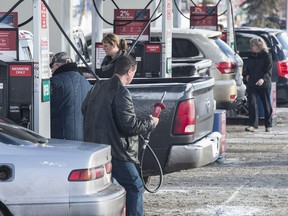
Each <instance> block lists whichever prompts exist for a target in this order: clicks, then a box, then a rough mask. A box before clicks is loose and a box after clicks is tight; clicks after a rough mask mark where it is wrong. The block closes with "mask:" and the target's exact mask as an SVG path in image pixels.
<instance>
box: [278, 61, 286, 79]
mask: <svg viewBox="0 0 288 216" xmlns="http://www.w3.org/2000/svg"><path fill="white" fill-rule="evenodd" d="M277 68H278V76H280V77H283V78H285V79H288V61H287V60H283V61H278V62H277Z"/></svg>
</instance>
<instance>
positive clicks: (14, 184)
mask: <svg viewBox="0 0 288 216" xmlns="http://www.w3.org/2000/svg"><path fill="white" fill-rule="evenodd" d="M5 122H7V120H5V121H3V119H2V118H0V216H10V215H15V216H16V215H27V216H28V215H29V216H42V215H43V216H50V215H51V216H56V215H57V216H62V215H65V216H67V215H70V216H72V215H75V216H79V215H83V216H89V215H112V216H113V215H115V216H120V215H122V214H123V211H124V208H125V199H126V192H125V189H124V188H123V187H121V186H120V185H116V184H114V183H112V180H111V179H112V173H111V171H112V166H111V147H110V146H109V145H104V144H95V143H85V142H79V141H70V140H56V139H50V140H48V139H45V138H44V137H41V136H40V135H38V134H36V133H35V132H33V131H31V130H28V129H27V128H24V127H20V126H17V125H15V124H7V123H5Z"/></svg>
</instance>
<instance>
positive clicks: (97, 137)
mask: <svg viewBox="0 0 288 216" xmlns="http://www.w3.org/2000/svg"><path fill="white" fill-rule="evenodd" d="M136 69H137V63H136V61H135V59H134V58H133V57H131V56H129V55H121V56H120V57H119V58H118V60H117V62H116V65H115V74H114V75H113V76H112V77H111V78H110V79H108V80H105V81H103V82H102V83H96V84H94V86H93V88H92V90H91V91H90V93H89V96H87V97H86V99H85V101H84V103H83V105H82V112H83V114H84V141H88V142H94V143H104V144H108V145H111V152H112V167H113V169H112V177H113V178H114V179H116V181H117V182H118V183H119V184H120V185H122V186H123V187H124V188H125V190H126V193H127V194H126V215H127V216H137V215H138V216H142V215H143V196H142V193H143V183H142V180H141V177H140V175H139V172H138V170H137V165H138V164H139V160H138V135H143V136H144V137H145V136H146V135H147V134H149V133H150V132H151V131H152V130H154V129H155V127H156V126H157V124H158V121H159V119H158V118H156V117H152V115H149V116H143V117H142V118H141V119H140V118H138V116H136V114H135V110H134V105H133V101H132V97H131V95H130V92H129V90H128V89H127V88H126V87H125V86H126V85H128V84H130V82H131V81H132V79H133V77H134V75H135V72H136Z"/></svg>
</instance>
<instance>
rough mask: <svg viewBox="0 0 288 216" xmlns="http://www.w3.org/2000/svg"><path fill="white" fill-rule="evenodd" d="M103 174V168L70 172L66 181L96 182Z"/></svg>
mask: <svg viewBox="0 0 288 216" xmlns="http://www.w3.org/2000/svg"><path fill="white" fill-rule="evenodd" d="M105 166H106V165H105ZM106 169H107V167H106ZM110 172H111V170H110ZM104 173H105V170H104V166H99V167H94V168H90V169H77V170H72V171H71V173H70V174H69V177H68V181H91V180H96V179H99V178H102V177H103V176H104Z"/></svg>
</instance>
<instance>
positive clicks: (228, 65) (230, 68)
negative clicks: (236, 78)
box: [216, 62, 237, 74]
mask: <svg viewBox="0 0 288 216" xmlns="http://www.w3.org/2000/svg"><path fill="white" fill-rule="evenodd" d="M216 67H217V68H218V70H219V71H220V72H221V73H222V74H231V73H235V72H236V71H235V69H236V67H237V65H236V64H235V63H233V62H218V63H216Z"/></svg>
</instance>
